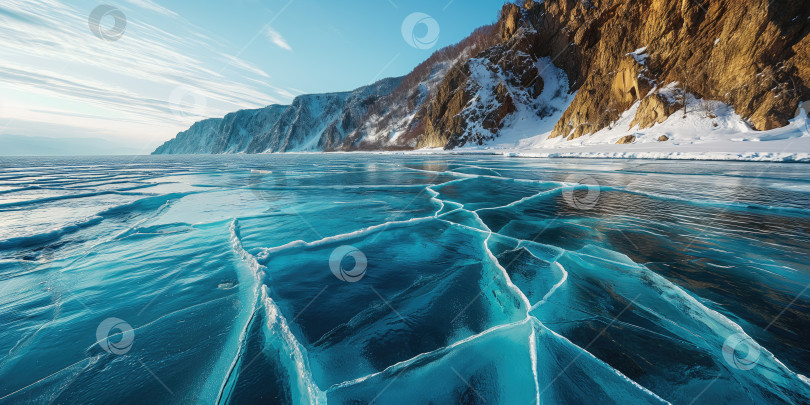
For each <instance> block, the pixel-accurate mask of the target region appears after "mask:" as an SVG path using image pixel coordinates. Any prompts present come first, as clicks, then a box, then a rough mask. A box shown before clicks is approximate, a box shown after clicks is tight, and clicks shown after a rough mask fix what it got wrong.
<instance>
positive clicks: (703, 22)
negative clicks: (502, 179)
mask: <svg viewBox="0 0 810 405" xmlns="http://www.w3.org/2000/svg"><path fill="white" fill-rule="evenodd" d="M544 7H545V12H544V18H543V22H542V27H544V28H545V29H544V30H541V31H540V35H539V37H538V41H539V42H540V43H544V44H548V48H549V49H548V50H547V54H549V55H552V54H556V53H559V54H560V55H561V56H560V58H559V59H557V60H556V61H555V63H557V64H558V65H560V66H561V67H562V68H563V69H564V70H565V71H566V73H567V74H568V76H569V77H570V78H571V79H572V91H574V90H576V91H577V97H576V98H575V99H574V102H573V103H572V104H571V106H570V107H569V108H568V110H567V111H566V112H565V115H564V116H563V118H562V120H561V121H560V122H559V123H558V124H557V126H556V127H555V129H554V132H553V134H552V136H564V137H568V138H576V137H578V136H582V135H585V134H590V133H593V132H595V131H597V130H599V129H601V128H603V127H605V126H606V125H607V123H609V122H612V121H613V120H615V119H616V118H617V117H618V116H619V115H620V114H621V113H622V112H623V111H625V110H626V109H627V107H628V103H633V102H636V101H639V100H644V99H645V97H647V92H648V91H649V90H650V89H651V86H658V87H659V88H660V87H663V86H666V85H668V84H671V83H677V84H678V86H679V87H680V88H681V89H684V90H685V91H687V92H689V93H692V94H694V95H696V96H697V97H698V98H702V99H711V100H720V101H723V102H725V103H727V104H729V105H731V106H733V107H734V109H735V110H736V112H737V113H738V114H740V115H741V116H742V117H743V118H746V119H747V120H748V121H749V122H750V124H751V126H752V127H753V128H755V129H757V130H767V129H773V128H776V127H780V126H784V125H787V124H788V119H789V118H792V117H793V113H794V111H795V110H796V107H797V105H798V103H799V102H800V101H801V100H806V99H810V89H808V86H809V85H810V74H809V73H810V72H808V70H809V69H810V68H808V50H807V49H808V33H809V32H810V24H808V17H810V7H807V4H806V2H804V1H801V0H774V1H771V0H712V1H705V2H696V1H691V0H639V1H635V0H633V1H620V0H614V1H608V0H591V1H578V0H549V1H546V2H545V3H544ZM639 49H642V50H643V56H642V55H640V52H638V51H634V50H639ZM628 56H632V57H633V58H632V59H633V60H632V61H631V60H630V59H629V58H628ZM634 62H635V65H634ZM636 80H639V81H643V82H646V84H643V83H639V84H640V86H639V85H636ZM654 97H655V98H658V97H657V96H654ZM659 101H660V99H659ZM656 104H658V103H657V101H655V100H650V101H647V102H646V108H645V109H644V113H643V114H644V116H641V117H638V118H637V122H639V123H643V124H644V125H649V124H650V123H652V122H660V119H661V117H663V116H669V114H671V113H672V109H669V108H667V107H665V106H661V105H660V104H658V105H656ZM651 110H656V113H663V115H662V116H657V115H650V114H651V112H652V111H651ZM639 112H641V109H640V111H639Z"/></svg>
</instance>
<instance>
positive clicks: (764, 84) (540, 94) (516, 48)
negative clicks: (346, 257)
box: [155, 0, 810, 153]
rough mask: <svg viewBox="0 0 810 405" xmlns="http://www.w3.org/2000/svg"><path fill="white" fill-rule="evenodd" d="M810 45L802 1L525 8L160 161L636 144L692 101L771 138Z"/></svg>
mask: <svg viewBox="0 0 810 405" xmlns="http://www.w3.org/2000/svg"><path fill="white" fill-rule="evenodd" d="M809 34H810V6H808V4H807V3H806V1H804V0H773V1H771V0H703V1H701V0H548V1H545V2H542V3H541V2H535V1H532V0H525V1H522V2H521V4H520V5H517V4H507V5H505V6H504V7H503V9H502V10H501V13H500V16H499V19H498V22H497V23H496V24H494V25H492V26H487V27H482V28H481V29H479V30H476V32H474V33H473V35H471V36H470V37H469V38H467V39H465V40H464V41H462V42H460V43H459V44H457V45H454V46H451V47H448V48H445V49H442V50H440V51H438V52H436V53H435V54H434V55H433V56H431V57H430V58H429V59H428V60H427V61H426V62H425V63H423V64H422V65H420V66H419V67H417V68H416V69H415V70H414V71H413V72H412V73H411V74H409V75H407V76H405V77H403V78H397V79H386V80H383V81H380V82H378V83H376V84H374V85H372V86H368V87H364V88H361V89H358V90H356V91H354V92H347V93H335V94H327V95H313V96H301V97H299V98H297V99H296V100H295V101H293V103H292V105H291V106H270V107H267V108H265V109H261V110H252V111H240V112H237V113H234V114H229V115H228V116H226V117H225V118H223V119H215V120H206V121H202V122H199V123H197V124H195V125H194V126H192V128H190V129H189V130H188V131H186V132H183V133H180V134H178V136H177V138H176V139H174V140H172V141H169V142H167V143H166V144H165V145H163V146H161V147H160V148H159V149H158V150H157V151H155V153H234V152H248V153H260V152H275V151H292V150H325V151H331V150H378V149H413V148H422V147H442V148H447V149H451V148H456V147H460V146H465V145H483V144H487V143H488V142H491V141H493V140H495V139H499V140H503V139H519V138H520V137H521V136H523V137H527V136H534V135H538V134H544V133H545V134H547V136H548V138H549V139H550V138H561V139H569V140H570V139H575V138H580V137H583V136H588V135H590V134H593V133H595V132H597V131H599V130H600V129H603V128H605V127H609V126H611V125H614V123H615V122H616V121H617V120H618V119H619V118H620V117H622V116H624V115H626V114H633V115H634V116H633V117H632V123H631V124H630V127H629V128H626V129H627V130H628V131H629V130H631V129H632V128H640V129H643V128H648V127H652V126H654V125H656V124H659V123H662V122H664V121H666V120H667V119H668V118H669V117H670V115H672V114H674V113H675V112H676V111H685V110H688V109H690V108H691V109H693V110H694V109H697V108H699V106H697V105H690V103H695V102H696V101H695V100H698V99H700V100H715V101H717V102H720V103H724V104H725V105H728V106H729V107H730V108H733V110H734V112H735V113H736V114H739V116H740V117H741V118H742V119H744V120H745V121H746V123H747V125H748V126H750V127H751V128H753V129H755V130H769V129H773V128H777V127H781V126H785V125H787V124H788V120H789V119H791V118H793V117H794V116H795V114H796V111H797V107H798V106H799V103H800V102H801V101H802V100H810V87H809V86H810V35H809ZM623 139H624V138H623ZM628 139H629V138H628ZM626 141H627V139H626Z"/></svg>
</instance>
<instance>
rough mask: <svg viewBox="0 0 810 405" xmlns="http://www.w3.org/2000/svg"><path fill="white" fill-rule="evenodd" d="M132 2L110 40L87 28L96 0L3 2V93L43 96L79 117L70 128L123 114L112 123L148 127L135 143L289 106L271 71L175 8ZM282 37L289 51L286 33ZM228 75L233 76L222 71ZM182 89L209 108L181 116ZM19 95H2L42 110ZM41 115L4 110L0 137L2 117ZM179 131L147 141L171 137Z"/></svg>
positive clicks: (0, 26) (51, 106)
mask: <svg viewBox="0 0 810 405" xmlns="http://www.w3.org/2000/svg"><path fill="white" fill-rule="evenodd" d="M127 1H128V3H129V4H132V5H134V6H137V8H131V9H130V8H122V9H121V10H122V11H123V12H124V13H125V15H126V16H127V19H128V24H127V30H126V33H125V34H124V36H123V37H122V38H121V39H120V40H118V41H116V42H108V41H104V40H101V39H99V38H97V37H95V36H94V35H93V34H92V33H91V32H90V30H89V29H88V25H87V19H88V14H87V13H88V12H89V10H92V5H93V4H94V3H88V4H87V5H86V7H82V6H74V5H73V4H70V5H69V4H66V3H63V2H62V1H60V0H4V1H3V2H2V4H0V37H2V38H3V39H4V44H3V46H2V47H0V76H2V77H3V81H2V82H0V94H2V93H6V94H8V93H12V94H18V95H24V96H25V97H26V99H28V98H35V99H37V100H45V101H44V102H45V103H46V104H48V107H49V110H51V111H50V113H49V115H50V116H53V113H54V112H56V113H59V114H61V115H63V116H64V117H71V116H72V117H74V118H75V119H73V120H71V119H70V118H67V119H66V121H65V125H74V126H81V125H86V122H87V120H89V119H90V118H89V117H93V116H98V117H99V121H100V122H99V123H98V124H99V125H109V121H110V119H112V118H109V117H123V118H120V119H119V118H114V120H116V121H119V122H121V123H124V124H125V123H127V122H139V123H143V125H142V126H141V127H138V128H137V131H135V129H133V133H132V135H131V136H133V137H136V136H142V135H141V134H142V133H143V127H144V126H148V125H152V126H153V127H154V128H156V129H158V128H159V129H162V130H163V131H165V130H166V128H174V129H175V130H174V131H180V130H183V129H185V128H186V127H188V125H190V124H191V123H193V122H194V121H196V120H199V119H202V118H207V117H217V116H223V115H225V114H226V113H228V112H231V111H234V110H238V109H242V108H258V107H262V106H265V105H267V104H282V103H285V102H289V99H288V97H287V95H288V93H285V92H284V91H283V90H282V91H281V92H280V91H279V89H278V88H277V87H274V86H272V85H271V84H270V83H268V80H269V79H270V76H269V75H268V74H267V73H266V72H264V71H263V70H262V69H260V68H259V67H257V66H256V65H254V64H252V63H250V62H249V61H246V60H243V59H240V58H239V57H237V56H234V55H232V54H231V53H230V48H229V47H227V46H224V45H222V44H218V43H216V41H212V40H210V39H208V38H207V37H206V36H205V35H204V34H203V33H200V32H199V30H198V29H197V27H194V26H192V25H191V24H190V23H187V22H186V21H185V20H183V19H182V17H180V16H178V15H177V14H176V13H174V12H173V11H171V10H169V9H167V8H165V7H162V6H159V5H157V4H155V3H154V2H152V1H151V0H127ZM122 7H123V6H122ZM167 19H169V20H171V21H174V22H176V23H175V24H167V25H166V27H167V28H166V29H165V30H164V29H161V28H159V27H158V26H156V25H152V24H149V23H147V21H149V22H152V21H161V20H163V21H165V20H167ZM178 22H179V23H178ZM268 35H269V34H268ZM278 39H279V42H280V43H282V44H284V45H286V47H287V48H289V45H287V43H286V42H285V41H284V39H283V38H282V37H281V36H279V37H278ZM274 42H275V41H274ZM277 45H279V46H282V45H280V44H279V43H277ZM287 48H285V49H287ZM290 49H291V48H290ZM226 70H227V71H228V72H229V74H226V73H223V72H225V71H226ZM180 87H182V88H187V89H191V91H193V93H194V95H195V97H204V98H205V100H206V108H205V111H203V112H200V111H197V110H195V109H194V108H189V109H188V111H177V110H178V109H184V108H186V106H185V105H175V104H176V103H172V102H171V101H170V97H171V94H172V92H173V91H174V90H175V89H177V88H180ZM13 97H14V96H8V95H6V96H4V98H5V100H4V102H5V103H6V104H15V105H31V106H36V102H30V100H26V101H28V102H27V103H26V102H23V100H15V99H14V98H13ZM40 102H42V101H40ZM54 104H55V105H54ZM191 107H193V106H191ZM7 110H8V109H7ZM88 111H92V114H87V112H88ZM111 111H112V113H110V112H111ZM178 112H179V113H180V114H178ZM195 113H196V115H195ZM44 114H45V113H44V112H43V111H42V109H37V108H33V107H32V108H29V109H27V110H20V109H19V108H17V109H16V110H15V116H13V117H9V116H8V115H7V114H4V112H3V111H0V132H2V128H3V127H4V125H3V121H4V120H9V119H14V120H20V119H28V120H30V121H31V122H36V121H38V120H43V121H45V120H48V119H50V118H49V117H46V116H45V115H44ZM101 121H104V122H103V123H102V122H101ZM89 129H90V127H89V126H88V130H89ZM93 129H94V130H97V128H93ZM114 132H116V133H122V132H126V131H122V130H121V128H117V129H116V131H114ZM172 132H173V131H172V130H170V132H169V133H161V134H157V135H156V134H150V135H151V136H160V137H162V138H163V139H166V138H168V137H171V136H173V135H174V133H172Z"/></svg>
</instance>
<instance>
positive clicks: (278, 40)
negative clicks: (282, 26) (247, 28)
mask: <svg viewBox="0 0 810 405" xmlns="http://www.w3.org/2000/svg"><path fill="white" fill-rule="evenodd" d="M264 32H265V34H267V38H269V39H270V42H272V43H274V44H276V46H278V47H279V48H282V49H286V50H288V51H292V47H291V46H290V44H288V43H287V41H286V40H285V39H284V37H283V36H281V34H280V33H279V32H278V31H276V30H274V29H272V28H270V27H267V28H266V29H265V31H264Z"/></svg>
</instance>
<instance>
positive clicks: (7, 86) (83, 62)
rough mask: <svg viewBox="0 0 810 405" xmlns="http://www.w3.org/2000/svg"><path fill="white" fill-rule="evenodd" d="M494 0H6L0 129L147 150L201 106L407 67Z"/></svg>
mask: <svg viewBox="0 0 810 405" xmlns="http://www.w3.org/2000/svg"><path fill="white" fill-rule="evenodd" d="M503 4H504V0H407V1H406V0H345V1H326V0H233V1H227V2H225V1H221V2H220V1H200V0H110V1H108V2H99V1H85V0H69V1H59V0H3V1H2V2H1V3H0V40H1V41H2V43H3V45H2V47H0V78H2V79H0V137H3V136H5V137H10V136H26V137H45V138H54V137H58V138H65V139H68V138H83V140H84V141H85V143H86V140H87V139H88V138H90V139H93V138H100V139H103V140H104V141H105V142H111V143H115V144H117V145H121V146H122V147H124V146H125V147H126V148H128V151H139V152H141V153H148V152H150V151H151V150H152V149H154V147H156V146H157V145H159V144H160V143H162V142H164V141H166V140H168V139H171V138H173V137H174V136H175V135H176V134H177V132H179V131H182V130H185V129H187V128H188V127H189V126H190V125H191V124H193V123H194V122H196V121H198V120H200V119H204V118H210V117H221V116H223V115H225V114H227V113H228V112H232V111H236V110H239V109H244V108H259V107H263V106H265V105H268V104H288V103H290V102H291V101H292V99H293V98H294V97H295V96H297V95H299V94H307V93H324V92H334V91H347V90H352V89H355V88H357V87H360V86H363V85H366V84H370V83H373V82H374V81H376V80H379V79H382V78H385V77H392V76H401V75H404V74H406V73H408V72H409V71H410V70H411V69H413V68H414V67H415V66H416V65H417V64H419V63H420V62H422V61H423V60H425V59H427V57H428V56H430V54H431V53H432V52H434V51H436V50H438V49H440V48H441V47H443V46H446V45H450V44H453V43H456V42H458V41H460V40H461V39H463V38H464V37H466V36H467V35H469V34H470V33H471V32H472V31H473V30H474V29H475V28H477V27H479V26H482V25H485V24H490V23H493V22H495V20H496V19H497V14H498V10H500V8H501V7H502V6H503ZM0 154H2V153H0Z"/></svg>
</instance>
